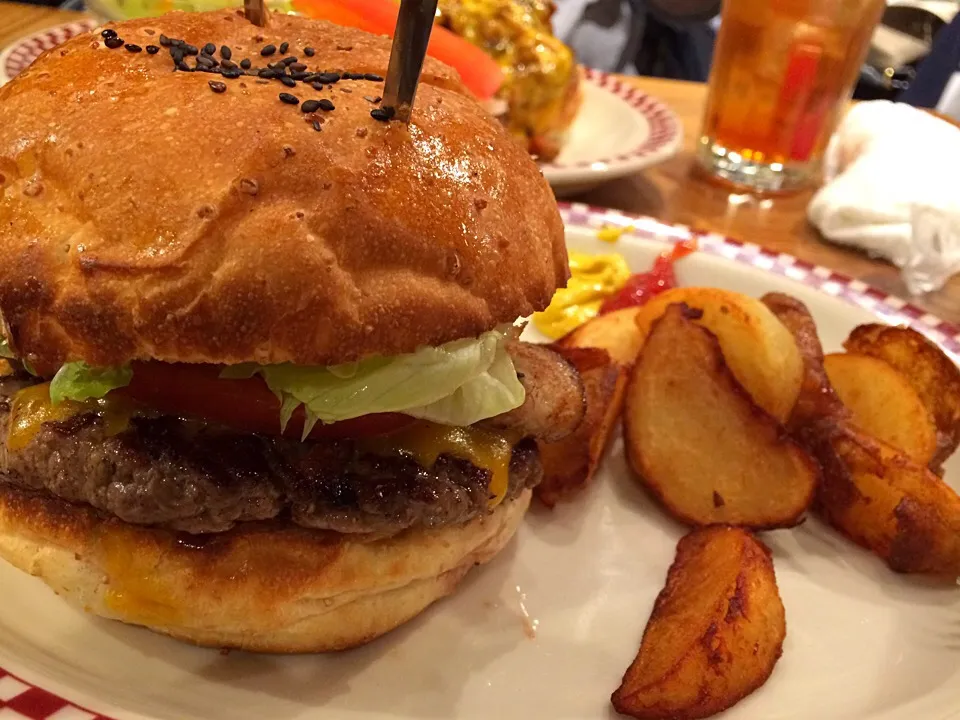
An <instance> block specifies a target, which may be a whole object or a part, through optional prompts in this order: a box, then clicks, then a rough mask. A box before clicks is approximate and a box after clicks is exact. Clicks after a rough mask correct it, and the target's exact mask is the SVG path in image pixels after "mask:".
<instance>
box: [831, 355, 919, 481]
mask: <svg viewBox="0 0 960 720" xmlns="http://www.w3.org/2000/svg"><path fill="white" fill-rule="evenodd" d="M824 369H825V370H826V372H827V376H828V377H829V378H830V384H831V385H832V386H833V389H834V390H835V391H836V392H837V395H838V396H839V397H840V400H841V401H842V402H843V404H844V405H846V406H847V407H848V408H849V409H850V412H851V413H852V414H853V421H854V422H855V423H856V424H857V425H858V426H859V427H860V428H862V429H863V430H865V431H866V432H867V433H869V434H870V435H872V436H873V437H875V438H877V439H878V440H882V441H883V442H885V443H887V444H889V445H892V446H893V447H895V448H897V449H899V450H901V451H902V452H903V453H905V454H906V455H907V457H909V458H910V459H911V460H913V461H914V462H917V463H919V464H921V465H928V464H929V463H930V462H932V461H933V456H934V453H935V452H936V451H937V426H936V424H935V423H934V420H933V416H932V415H931V414H930V411H929V410H928V409H927V407H926V405H924V404H923V401H922V400H921V399H920V396H919V394H918V393H917V392H916V390H915V389H914V388H913V386H912V385H911V384H910V381H909V380H908V379H907V378H906V377H904V375H903V373H901V372H899V371H898V370H896V369H895V368H894V367H893V366H891V365H889V364H888V363H887V362H885V361H884V360H880V359H879V358H875V357H871V356H869V355H859V354H856V353H834V354H831V355H827V356H826V357H825V358H824Z"/></svg>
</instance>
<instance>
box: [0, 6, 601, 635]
mask: <svg viewBox="0 0 960 720" xmlns="http://www.w3.org/2000/svg"><path fill="white" fill-rule="evenodd" d="M268 20H269V22H268V23H267V25H266V27H257V26H254V25H251V24H250V23H249V22H248V21H247V20H245V18H244V17H243V15H242V14H240V13H238V12H236V11H228V10H220V11H215V12H210V13H199V14H184V13H175V14H170V15H166V16H163V17H159V18H151V19H141V20H132V21H127V22H122V23H118V24H110V25H107V26H106V27H104V28H100V29H98V30H96V31H95V32H94V33H92V34H87V35H83V36H79V37H76V38H74V39H72V40H70V41H68V42H67V43H65V44H63V45H61V46H59V47H57V48H55V49H53V50H51V51H48V52H47V53H45V54H44V55H43V56H42V57H40V58H39V59H38V60H37V61H36V62H35V63H34V64H33V65H31V66H30V68H29V69H28V70H26V71H25V72H24V73H22V74H21V75H20V76H19V77H17V78H16V79H15V80H13V81H12V82H11V83H9V84H8V85H6V86H4V87H3V88H2V89H0V251H2V253H3V257H4V262H3V263H2V265H0V320H2V323H0V334H2V343H0V352H2V353H3V354H4V355H5V356H6V357H7V358H8V360H7V362H6V366H5V367H4V368H3V375H2V377H0V434H2V438H3V441H4V442H5V445H4V452H3V453H0V556H2V557H3V558H4V559H5V560H7V561H8V562H10V563H12V564H13V565H14V566H16V567H17V568H20V569H21V570H23V571H25V572H28V573H30V574H32V575H34V576H36V577H38V578H40V579H41V580H42V581H43V582H45V583H46V584H47V585H49V586H50V587H51V588H52V589H53V590H54V591H56V592H57V593H58V594H60V595H61V596H63V597H64V598H65V599H66V600H68V601H70V602H72V603H74V604H76V605H79V606H80V607H82V608H84V609H86V610H87V611H89V612H90V613H93V614H95V615H99V616H103V617H106V618H112V619H115V620H120V621H123V622H127V623H133V624H137V625H142V626H146V627H148V628H151V629H153V630H156V631H159V632H161V633H166V634H168V635H171V636H174V637H176V638H180V639H183V640H186V641H190V642H193V643H198V644H201V645H209V646H217V647H236V648H243V649H249V650H257V651H268V652H307V651H326V650H336V649H342V648H347V647H351V646H355V645H358V644H361V643H364V642H367V641H369V640H371V639H373V638H375V637H377V636H379V635H381V634H383V633H385V632H387V631H389V630H391V629H392V628H394V627H396V626H398V625H400V624H401V623H403V622H405V621H407V620H409V619H410V618H412V617H414V616H415V615H417V614H418V613H419V612H421V611H422V610H423V609H424V608H426V607H427V606H428V605H430V604H431V603H432V602H434V601H435V600H437V599H438V598H440V597H442V596H444V595H446V594H448V593H450V592H451V591H452V590H453V589H454V588H455V587H456V585H457V584H458V583H459V581H460V580H461V579H462V578H463V577H464V575H465V574H466V573H467V572H468V571H469V570H470V569H471V568H472V567H474V566H476V565H479V564H482V563H485V562H487V561H488V560H490V559H491V558H493V557H494V556H495V555H496V554H497V553H498V552H499V551H500V550H501V549H502V548H503V547H504V545H505V544H506V543H507V542H508V541H509V540H510V538H511V537H512V536H513V535H514V533H515V532H516V530H517V527H518V525H519V524H520V522H521V520H522V518H523V515H524V512H525V510H526V508H527V506H528V504H529V502H530V497H531V488H532V487H534V486H535V485H536V484H537V482H538V481H539V479H540V476H541V468H540V463H539V460H538V451H537V439H538V438H542V439H546V440H551V441H552V440H556V439H558V438H561V437H563V436H564V435H566V434H568V433H570V432H572V431H573V430H574V429H575V428H576V427H577V425H578V424H579V422H580V419H581V417H582V414H583V403H584V400H583V387H582V384H581V382H580V378H579V377H578V375H577V373H576V372H575V371H574V370H573V369H572V368H571V366H570V365H568V364H567V363H566V362H565V361H564V360H562V359H561V358H560V357H559V356H557V355H555V354H554V353H553V352H551V351H550V350H549V349H547V348H546V347H540V346H535V345H527V344H525V343H523V342H520V341H519V340H518V336H517V333H518V327H517V324H516V322H515V321H516V320H517V318H519V317H523V316H526V315H528V314H530V313H532V312H534V311H537V310H540V309H542V308H544V307H545V306H546V305H547V304H548V302H549V300H550V298H551V296H552V295H553V293H554V290H555V289H556V288H557V287H558V286H561V285H563V284H564V283H565V281H566V278H567V273H568V269H567V256H566V250H565V246H564V237H563V228H562V225H561V221H560V218H559V215H558V212H557V208H556V204H555V202H554V199H553V196H552V194H551V191H550V189H549V187H548V185H547V184H546V182H545V181H544V179H543V177H542V176H541V174H540V173H539V172H538V170H537V168H536V166H535V164H534V163H533V161H532V160H531V159H530V158H529V156H528V155H527V153H526V151H525V148H524V147H522V146H521V145H520V144H519V143H517V142H515V141H514V140H513V139H512V138H510V137H509V135H508V134H507V132H506V131H505V130H504V129H503V127H502V126H501V125H500V124H499V123H498V122H497V121H496V120H495V119H493V118H492V117H490V116H489V115H488V114H487V113H486V112H485V111H484V110H483V109H482V108H481V107H480V106H479V105H478V103H477V102H476V100H475V99H473V98H472V96H471V95H470V94H469V93H468V92H467V91H466V90H465V89H464V87H463V86H462V84H461V83H460V81H459V79H458V77H457V75H456V74H455V73H454V72H452V71H451V70H450V69H449V68H447V67H446V66H444V65H441V64H440V63H438V62H436V61H432V60H428V62H427V63H426V65H425V67H424V71H423V74H422V78H421V85H420V87H419V90H418V95H417V102H416V106H415V108H414V112H413V117H412V120H411V122H410V124H409V125H407V124H403V123H400V122H397V121H395V120H392V119H391V113H390V112H389V109H388V108H384V107H382V102H381V99H380V97H381V95H382V93H383V75H384V73H385V71H386V68H387V64H388V57H389V51H390V41H389V40H388V39H387V38H384V37H378V36H374V35H369V34H366V33H364V32H361V31H359V30H356V29H349V28H344V27H340V26H337V25H333V24H330V23H327V22H323V21H314V20H304V19H301V18H296V17H292V16H286V15H272V16H270V17H269V18H268Z"/></svg>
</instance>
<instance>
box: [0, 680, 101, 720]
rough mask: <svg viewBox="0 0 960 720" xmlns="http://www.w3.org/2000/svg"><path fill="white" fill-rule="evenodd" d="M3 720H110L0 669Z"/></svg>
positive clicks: (0, 719)
mask: <svg viewBox="0 0 960 720" xmlns="http://www.w3.org/2000/svg"><path fill="white" fill-rule="evenodd" d="M0 720H109V718H107V717H106V716H105V715H97V714H96V713H92V712H89V711H87V710H84V709H83V708H81V707H78V706H76V705H74V704H73V703H70V702H68V701H66V700H64V699H63V698H60V697H57V696H56V695H54V694H53V693H50V692H47V691H46V690H43V689H41V688H38V687H35V686H33V685H31V684H29V683H27V682H25V681H23V680H21V679H20V678H18V677H15V676H13V675H11V674H10V673H8V672H7V671H5V670H3V669H2V668H0Z"/></svg>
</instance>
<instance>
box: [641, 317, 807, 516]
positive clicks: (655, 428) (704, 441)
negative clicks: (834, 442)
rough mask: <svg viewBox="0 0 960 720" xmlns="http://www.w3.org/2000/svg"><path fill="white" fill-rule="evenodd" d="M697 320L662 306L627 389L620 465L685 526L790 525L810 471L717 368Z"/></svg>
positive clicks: (719, 358)
mask: <svg viewBox="0 0 960 720" xmlns="http://www.w3.org/2000/svg"><path fill="white" fill-rule="evenodd" d="M699 313H700V311H699V310H694V309H692V308H689V307H687V306H685V305H671V306H670V307H668V308H667V311H666V313H664V315H663V317H662V318H660V319H659V320H657V321H656V322H655V323H654V326H653V330H652V332H651V333H650V336H649V337H648V339H647V342H646V344H645V345H644V347H643V350H642V351H641V352H640V357H639V359H638V360H637V364H636V365H634V368H633V371H632V373H631V376H630V382H629V383H628V385H627V391H626V397H625V401H624V402H625V406H624V439H625V444H626V452H627V459H628V460H629V462H630V466H631V467H632V468H633V470H634V472H635V473H636V474H637V476H638V477H639V478H640V480H641V481H642V482H643V484H644V485H646V487H647V488H648V489H649V490H650V491H651V492H652V493H653V494H654V495H656V496H657V497H658V498H659V499H660V500H661V502H662V503H663V505H664V507H665V508H666V509H667V511H668V512H669V513H670V514H671V515H673V516H674V517H675V518H677V519H678V520H680V521H681V522H685V523H687V524H689V525H709V524H711V523H730V524H733V525H744V526H747V527H752V528H772V527H789V526H792V525H795V524H796V523H797V521H798V520H799V519H800V517H801V516H802V515H803V513H804V511H805V510H806V509H807V507H808V506H809V504H810V502H811V501H812V499H813V493H814V489H815V487H816V483H817V476H818V468H817V466H816V463H815V462H814V461H813V460H812V458H811V457H810V456H809V455H808V454H807V453H806V452H805V451H804V450H802V449H801V448H800V446H799V445H797V444H796V443H795V442H794V441H793V440H791V439H790V438H788V437H787V435H786V432H785V431H784V429H783V427H782V426H781V425H780V423H779V422H777V420H776V419H775V418H774V417H772V416H771V415H770V414H768V413H767V412H766V411H765V410H763V409H762V408H761V407H759V406H758V405H757V404H756V403H755V402H754V401H753V400H752V399H751V398H750V395H749V393H747V391H746V390H744V388H743V386H741V385H740V383H739V382H737V379H736V378H735V377H734V376H733V373H732V372H731V371H730V369H729V368H728V367H727V365H726V362H725V361H724V356H723V353H722V352H721V350H720V343H719V342H718V341H717V338H716V337H715V336H714V335H713V334H712V333H711V332H710V331H709V330H707V329H706V328H704V327H701V326H700V325H698V324H697V323H696V322H695V319H696V318H697V317H698V316H699Z"/></svg>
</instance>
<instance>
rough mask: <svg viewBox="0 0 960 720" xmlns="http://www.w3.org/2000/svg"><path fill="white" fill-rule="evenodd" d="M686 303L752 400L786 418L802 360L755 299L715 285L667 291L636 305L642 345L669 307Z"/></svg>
mask: <svg viewBox="0 0 960 720" xmlns="http://www.w3.org/2000/svg"><path fill="white" fill-rule="evenodd" d="M674 303H685V304H686V305H688V306H689V307H691V308H695V309H697V310H701V311H703V316H702V317H701V318H700V319H699V320H698V322H699V324H700V325H702V326H703V327H705V328H707V330H709V331H710V332H712V333H713V334H714V335H716V336H717V339H718V340H719V341H720V347H721V349H722V350H723V355H724V357H725V358H726V359H727V364H728V365H729V367H730V370H731V371H732V372H733V375H734V377H735V378H736V379H737V380H738V381H739V382H740V384H741V385H743V387H745V388H746V389H747V391H748V392H749V393H750V396H751V397H752V398H753V399H754V400H755V401H756V403H757V404H758V405H759V406H760V407H762V408H763V409H764V410H766V411H767V412H768V413H770V414H771V415H773V416H774V417H775V418H777V420H779V421H780V422H786V420H787V418H788V417H789V416H790V412H791V410H793V406H794V405H795V404H796V402H797V396H798V395H799V393H800V383H801V381H802V379H803V361H802V359H801V357H800V352H799V350H798V349H797V344H796V342H795V341H794V339H793V336H791V334H790V333H789V332H788V331H787V329H786V328H785V327H784V326H783V324H782V323H781V322H780V321H779V320H778V319H777V317H776V316H775V315H774V314H773V313H772V312H771V311H770V310H769V309H768V308H767V307H766V306H765V305H764V304H763V303H762V302H760V301H759V300H757V299H756V298H752V297H748V296H746V295H741V294H739V293H735V292H731V291H729V290H720V289H718V288H702V287H685V288H676V289H674V290H668V291H667V292H665V293H662V294H661V295H657V296H656V297H654V298H653V299H652V300H650V302H648V303H647V304H646V305H643V306H641V308H640V313H639V314H638V315H637V320H636V322H637V327H638V328H640V335H641V345H642V343H643V342H645V341H646V338H647V337H648V335H649V334H650V331H651V329H652V327H653V323H654V321H656V320H657V319H658V318H660V317H661V316H662V315H663V313H664V311H665V310H666V309H667V307H668V306H670V305H672V304H674Z"/></svg>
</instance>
